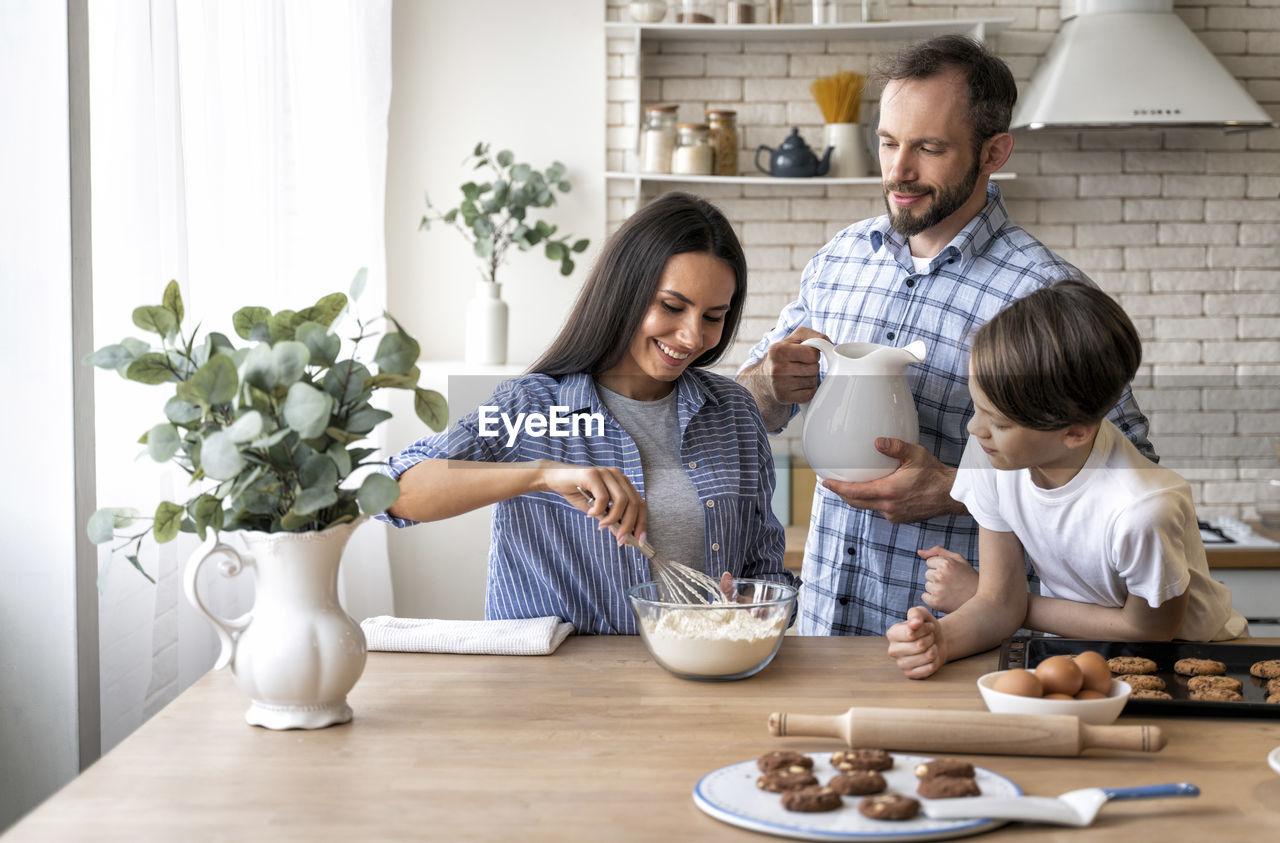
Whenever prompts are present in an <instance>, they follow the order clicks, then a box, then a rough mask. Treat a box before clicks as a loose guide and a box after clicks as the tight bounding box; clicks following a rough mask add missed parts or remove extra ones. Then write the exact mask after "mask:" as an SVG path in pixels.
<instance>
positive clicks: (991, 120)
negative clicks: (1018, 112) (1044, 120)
mask: <svg viewBox="0 0 1280 843" xmlns="http://www.w3.org/2000/svg"><path fill="white" fill-rule="evenodd" d="M951 68H956V69H958V70H959V71H960V72H961V73H963V74H964V78H965V81H966V82H967V83H968V86H969V121H970V123H971V124H972V125H973V133H974V142H975V145H981V144H982V142H983V141H986V140H987V139H988V138H990V137H993V136H995V135H998V134H1000V133H1002V132H1007V131H1009V121H1010V120H1012V119H1013V104H1014V103H1015V102H1017V101H1018V86H1017V84H1016V83H1015V82H1014V81H1013V72H1012V71H1010V70H1009V65H1007V64H1005V63H1004V60H1003V59H1001V58H1000V57H999V56H997V55H996V54H995V53H993V52H991V51H990V50H988V49H987V48H986V47H985V46H983V45H982V44H981V43H979V42H978V41H976V40H974V39H973V38H970V37H969V36H967V35H940V36H938V37H936V38H930V39H929V40H927V41H921V42H918V43H916V44H910V45H908V46H906V47H904V48H903V49H902V50H901V51H899V52H897V53H894V54H891V55H889V56H887V57H885V58H884V59H883V60H881V62H880V63H879V64H878V65H876V68H875V72H874V78H875V79H877V80H878V81H879V82H881V83H886V82H890V81H893V80H902V79H929V78H931V77H933V76H937V75H938V74H940V73H943V72H945V71H947V70H950V69H951Z"/></svg>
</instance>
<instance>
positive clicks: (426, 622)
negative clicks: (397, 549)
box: [360, 615, 573, 656]
mask: <svg viewBox="0 0 1280 843" xmlns="http://www.w3.org/2000/svg"><path fill="white" fill-rule="evenodd" d="M360 628H361V629H363V630H364V637H365V639H366V640H367V641H368V644H369V649H370V650H387V651H391V652H396V653H470V654H480V655H494V656H549V655H551V654H552V653H554V652H555V651H556V648H557V647H559V646H560V642H561V641H564V639H565V637H566V636H568V635H569V633H571V632H573V624H571V623H567V622H565V621H562V620H560V619H559V618H513V619H511V620H497V621H454V620H437V619H434V618H396V617H392V616H391V615H379V616H378V617H374V618H365V619H364V620H363V621H361V622H360Z"/></svg>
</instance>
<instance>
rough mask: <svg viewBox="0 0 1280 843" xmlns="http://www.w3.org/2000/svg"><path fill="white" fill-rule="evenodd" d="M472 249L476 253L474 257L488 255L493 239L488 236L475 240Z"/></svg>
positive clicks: (490, 252)
mask: <svg viewBox="0 0 1280 843" xmlns="http://www.w3.org/2000/svg"><path fill="white" fill-rule="evenodd" d="M473 251H474V252H475V253H476V257H478V258H487V257H489V255H491V254H493V240H492V239H491V238H488V237H484V238H480V239H478V240H476V244H475V246H474V247H473Z"/></svg>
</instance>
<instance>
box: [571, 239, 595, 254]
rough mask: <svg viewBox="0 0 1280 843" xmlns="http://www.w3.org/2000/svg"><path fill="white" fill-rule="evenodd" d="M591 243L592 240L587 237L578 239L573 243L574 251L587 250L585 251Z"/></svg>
mask: <svg viewBox="0 0 1280 843" xmlns="http://www.w3.org/2000/svg"><path fill="white" fill-rule="evenodd" d="M590 245H591V241H590V240H587V239H585V238H583V239H582V240H578V241H576V242H574V244H573V251H574V252H585V251H586V250H587V247H588V246H590Z"/></svg>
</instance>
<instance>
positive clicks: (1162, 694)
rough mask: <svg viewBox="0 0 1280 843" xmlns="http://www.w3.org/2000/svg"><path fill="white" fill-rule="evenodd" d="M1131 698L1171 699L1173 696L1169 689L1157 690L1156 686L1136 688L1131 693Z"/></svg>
mask: <svg viewBox="0 0 1280 843" xmlns="http://www.w3.org/2000/svg"><path fill="white" fill-rule="evenodd" d="M1129 699H1131V700H1171V699H1173V697H1172V696H1170V695H1169V692H1168V691H1157V690H1155V689H1154V688H1134V689H1133V693H1131V694H1129Z"/></svg>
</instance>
